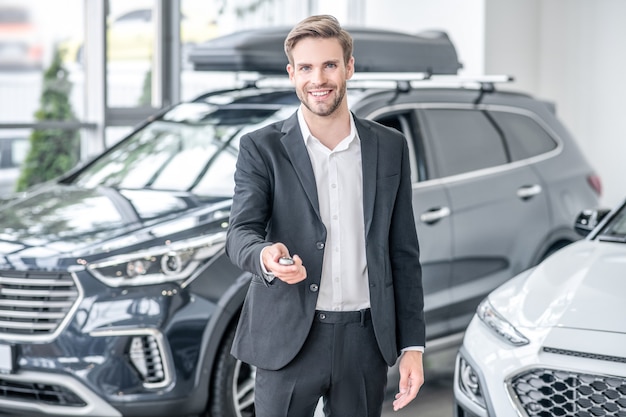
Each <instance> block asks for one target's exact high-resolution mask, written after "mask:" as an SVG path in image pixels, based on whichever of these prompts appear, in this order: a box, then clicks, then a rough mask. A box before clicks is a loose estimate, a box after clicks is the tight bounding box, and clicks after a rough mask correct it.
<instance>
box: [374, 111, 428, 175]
mask: <svg viewBox="0 0 626 417" xmlns="http://www.w3.org/2000/svg"><path fill="white" fill-rule="evenodd" d="M410 120H413V119H412V118H411V117H410V114H400V113H398V114H388V115H385V116H382V117H380V118H377V119H376V121H377V122H378V123H380V124H382V125H385V126H387V127H390V128H392V129H396V130H397V131H399V132H402V133H403V134H404V136H405V138H406V140H407V145H408V147H409V156H410V164H411V182H413V183H415V182H418V181H424V180H425V179H426V173H425V164H424V159H423V152H421V151H420V149H421V146H419V145H420V143H419V140H418V139H417V138H416V137H415V132H416V131H417V130H416V129H412V128H411V121H410Z"/></svg>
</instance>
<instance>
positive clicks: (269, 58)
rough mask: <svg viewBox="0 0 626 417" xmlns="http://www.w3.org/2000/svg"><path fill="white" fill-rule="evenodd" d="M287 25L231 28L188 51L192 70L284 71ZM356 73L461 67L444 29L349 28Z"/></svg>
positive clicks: (450, 71)
mask: <svg viewBox="0 0 626 417" xmlns="http://www.w3.org/2000/svg"><path fill="white" fill-rule="evenodd" d="M290 30H291V28H288V27H283V28H264V29H255V30H246V31H241V32H235V33H232V34H230V35H226V36H221V37H218V38H214V39H211V40H210V41H208V42H206V43H204V44H201V45H198V46H196V47H195V48H194V49H193V50H192V51H191V52H190V55H189V59H190V61H191V62H192V64H193V66H194V69H195V70H197V71H251V72H258V73H262V74H285V73H286V70H285V67H286V65H287V57H286V56H285V52H284V49H283V43H284V41H285V38H286V37H287V34H288V33H289V31H290ZM346 30H348V31H349V32H350V34H351V35H352V38H353V39H354V58H355V67H356V68H355V70H356V72H379V73H380V72H421V73H428V74H448V75H449V74H457V72H458V70H459V69H460V68H461V67H462V65H461V63H459V61H458V58H457V54H456V49H455V48H454V45H453V44H452V42H451V41H450V39H449V38H448V35H447V34H446V33H445V32H441V31H428V32H421V33H419V34H417V35H411V34H407V33H402V32H393V31H387V30H378V29H367V28H350V27H347V28H346Z"/></svg>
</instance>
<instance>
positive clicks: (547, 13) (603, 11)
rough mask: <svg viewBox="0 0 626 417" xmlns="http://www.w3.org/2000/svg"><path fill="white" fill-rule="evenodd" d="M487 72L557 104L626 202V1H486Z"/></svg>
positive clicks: (610, 190)
mask: <svg viewBox="0 0 626 417" xmlns="http://www.w3.org/2000/svg"><path fill="white" fill-rule="evenodd" d="M485 16H486V19H485V23H486V24H485V39H486V43H485V70H486V71H487V72H488V73H511V74H514V75H516V77H517V82H516V83H515V84H514V87H516V88H520V89H522V90H525V91H529V92H531V93H533V94H535V95H537V96H540V97H542V98H545V99H549V100H552V101H554V102H555V103H556V105H557V113H558V114H559V116H560V118H561V120H562V121H563V122H564V123H565V125H566V126H567V127H568V128H569V130H570V131H571V132H572V133H573V135H574V136H575V138H576V139H577V141H578V142H579V144H580V146H581V148H582V150H583V152H585V154H586V155H587V157H588V159H589V161H590V162H591V164H592V165H593V166H594V168H595V169H596V170H597V172H598V173H599V174H600V176H601V178H602V181H603V184H604V194H603V198H602V203H603V204H605V205H609V206H612V205H614V204H616V203H618V202H619V201H621V200H622V199H623V198H624V197H626V193H625V191H626V187H624V185H623V183H622V178H623V177H624V174H626V168H625V167H626V163H624V155H626V116H625V115H624V113H625V111H626V105H625V104H624V98H626V79H625V77H624V69H625V68H626V53H624V44H626V24H625V20H624V17H626V1H623V0H549V1H548V0H543V1H542V0H486V15H485Z"/></svg>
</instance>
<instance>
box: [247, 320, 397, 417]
mask: <svg viewBox="0 0 626 417" xmlns="http://www.w3.org/2000/svg"><path fill="white" fill-rule="evenodd" d="M277 354H280V353H279V352H277ZM387 370H388V367H387V364H386V363H385V361H384V360H383V357H382V355H381V354H380V351H379V349H378V346H377V344H376V338H375V336H374V329H373V326H372V321H371V317H370V314H369V310H367V312H365V311H363V312H358V311H355V312H347V313H344V312H342V313H338V312H320V311H318V312H316V315H315V320H314V322H313V326H312V327H311V331H310V333H309V335H308V337H307V340H306V342H305V344H304V346H303V348H302V349H301V351H300V352H299V353H298V355H297V356H296V357H295V359H294V360H293V361H291V362H290V363H289V364H288V365H287V366H285V367H284V368H281V369H279V370H277V371H268V370H265V369H257V374H256V387H255V410H256V416H257V417H311V416H313V414H314V412H315V408H316V406H317V403H318V401H319V399H320V398H324V413H325V415H326V416H327V417H356V416H358V417H380V415H381V413H382V404H383V401H384V397H385V389H386V385H387Z"/></svg>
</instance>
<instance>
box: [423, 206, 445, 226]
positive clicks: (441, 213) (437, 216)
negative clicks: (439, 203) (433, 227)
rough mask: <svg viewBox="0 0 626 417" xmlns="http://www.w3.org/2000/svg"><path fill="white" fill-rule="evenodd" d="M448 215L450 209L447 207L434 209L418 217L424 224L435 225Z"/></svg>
mask: <svg viewBox="0 0 626 417" xmlns="http://www.w3.org/2000/svg"><path fill="white" fill-rule="evenodd" d="M449 215H450V209H449V208H448V207H436V208H431V209H430V210H428V211H425V212H424V213H422V214H421V215H420V220H421V221H422V222H423V223H426V224H435V223H437V222H438V221H439V220H441V219H443V218H444V217H448V216H449Z"/></svg>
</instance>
